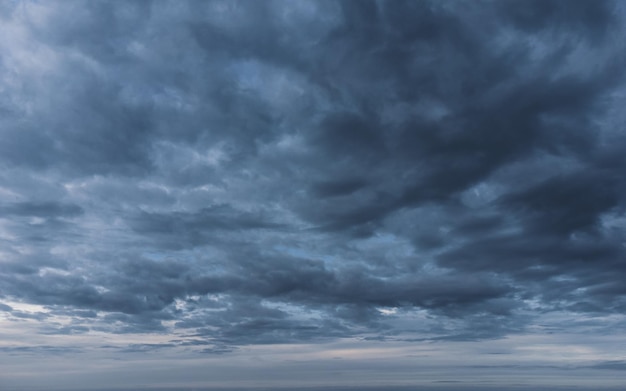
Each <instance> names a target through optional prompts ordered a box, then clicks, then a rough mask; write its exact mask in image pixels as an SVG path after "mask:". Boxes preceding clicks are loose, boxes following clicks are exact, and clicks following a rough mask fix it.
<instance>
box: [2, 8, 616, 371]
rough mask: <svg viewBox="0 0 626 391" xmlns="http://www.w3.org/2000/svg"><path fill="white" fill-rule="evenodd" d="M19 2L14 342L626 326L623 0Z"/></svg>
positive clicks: (8, 127)
mask: <svg viewBox="0 0 626 391" xmlns="http://www.w3.org/2000/svg"><path fill="white" fill-rule="evenodd" d="M2 7H3V9H2V11H1V15H2V16H1V17H2V23H1V24H0V25H1V27H0V29H1V30H2V33H1V34H0V36H2V37H3V38H1V39H0V47H1V49H2V52H3V53H5V55H3V58H2V61H1V62H0V69H1V73H0V75H2V76H1V77H2V79H1V80H0V86H1V88H2V91H3V93H2V97H1V98H0V110H1V112H2V116H1V118H2V119H1V120H0V121H1V126H0V140H1V141H0V167H1V170H0V258H1V261H0V262H1V263H0V300H1V301H2V302H4V304H0V311H2V312H3V313H4V314H5V318H6V319H7V320H10V321H13V322H15V324H16V325H17V324H19V322H21V321H22V320H23V319H24V318H25V317H27V318H30V319H35V320H37V322H38V323H37V324H38V327H39V329H38V330H39V331H38V332H40V333H42V334H47V335H49V334H60V335H65V334H84V333H90V332H102V333H108V334H125V333H157V334H159V333H169V334H171V335H172V340H171V341H170V344H166V345H163V344H155V345H133V346H130V345H129V349H135V351H137V349H139V350H141V349H148V348H150V349H152V348H154V349H162V348H168V347H171V346H190V347H195V348H197V349H204V351H206V352H208V353H224V352H228V351H231V350H233V349H236V348H237V347H240V346H243V345H254V344H276V343H299V342H315V341H327V340H333V339H336V338H342V337H360V338H366V339H368V338H369V339H376V340H387V339H390V340H398V339H400V340H403V339H405V340H424V339H432V340H437V339H452V340H482V339H490V338H497V337H501V336H505V335H511V334H515V333H519V332H522V331H524V330H526V329H527V327H529V326H531V325H533V324H534V320H535V319H536V317H537V316H539V315H540V314H545V313H551V312H558V313H566V314H569V315H570V316H573V317H575V316H578V315H581V314H582V315H584V316H607V315H611V314H621V313H623V312H624V310H625V309H626V296H625V295H626V290H625V289H624V284H623V281H624V280H625V279H626V267H625V266H624V262H623V259H624V256H625V255H626V254H625V252H624V239H623V238H624V237H625V234H626V223H625V220H624V211H625V209H624V207H625V206H626V203H625V197H624V194H626V193H625V191H624V190H625V186H626V181H625V180H624V175H623V173H624V171H625V170H626V159H625V158H624V155H623V153H622V152H623V151H624V149H625V148H626V138H625V137H624V134H623V132H622V128H623V126H624V119H625V118H624V115H623V113H622V109H621V108H622V107H623V104H624V93H623V91H624V85H623V83H624V80H623V71H622V69H623V66H622V64H623V63H624V58H623V57H624V55H623V53H624V50H623V49H624V48H623V44H622V41H623V40H621V39H620V38H621V37H623V34H624V29H623V26H624V24H623V22H624V20H623V16H624V15H623V10H622V9H621V8H623V7H621V6H620V5H619V4H614V3H611V2H605V1H593V2H592V1H523V2H522V1H498V2H482V3H480V4H476V3H471V4H470V3H462V2H439V1H433V2H427V1H420V2H403V1H386V2H373V1H341V2H334V1H315V2H310V1H267V2H238V1H227V2H219V1H211V2H205V1H202V2H191V1H190V2H178V1H172V2H155V3H152V2H124V3H118V2H115V3H111V2H57V3H55V2H52V3H50V2H44V3H27V4H24V3H18V2H15V3H13V2H7V3H4V5H3V6H2ZM620 7H621V8H620ZM20 305H36V306H39V307H38V308H42V310H41V311H39V312H33V311H30V312H29V311H25V310H24V309H21V308H20ZM44 348H45V346H44ZM618 364H619V365H621V364H620V363H618ZM618 364H611V363H609V364H606V366H611V365H618Z"/></svg>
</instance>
